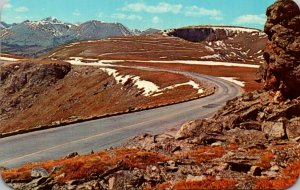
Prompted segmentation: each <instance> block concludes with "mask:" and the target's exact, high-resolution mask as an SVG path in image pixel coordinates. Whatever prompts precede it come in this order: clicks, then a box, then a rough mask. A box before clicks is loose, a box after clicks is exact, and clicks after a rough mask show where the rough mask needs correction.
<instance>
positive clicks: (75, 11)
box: [72, 9, 81, 16]
mask: <svg viewBox="0 0 300 190" xmlns="http://www.w3.org/2000/svg"><path fill="white" fill-rule="evenodd" d="M72 15H74V16H80V15H81V13H80V11H79V10H78V9H76V10H74V11H73V12H72Z"/></svg>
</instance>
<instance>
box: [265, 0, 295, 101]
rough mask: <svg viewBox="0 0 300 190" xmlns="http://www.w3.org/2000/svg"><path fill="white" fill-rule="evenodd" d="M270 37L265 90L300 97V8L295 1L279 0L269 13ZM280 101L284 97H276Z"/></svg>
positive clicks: (285, 95) (286, 96) (267, 26)
mask: <svg viewBox="0 0 300 190" xmlns="http://www.w3.org/2000/svg"><path fill="white" fill-rule="evenodd" d="M267 16H268V20H267V22H266V25H265V33H266V34H267V35H268V39H269V41H268V42H267V45H266V49H265V53H264V57H265V60H266V63H265V64H264V65H262V68H261V72H262V78H263V79H264V81H265V85H264V87H265V89H267V90H274V91H277V92H280V94H281V95H282V96H283V97H285V98H295V97H298V96H299V95H300V91H299V90H297V89H299V86H300V9H299V7H298V6H297V4H296V3H295V2H294V1H293V0H277V2H276V3H275V4H273V5H272V6H270V7H269V8H268V10H267ZM276 96H277V98H278V97H280V95H279V94H278V93H277V94H276Z"/></svg>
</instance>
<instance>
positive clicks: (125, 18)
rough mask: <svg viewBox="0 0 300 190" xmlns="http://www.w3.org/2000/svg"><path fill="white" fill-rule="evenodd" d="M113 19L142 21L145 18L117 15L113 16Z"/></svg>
mask: <svg viewBox="0 0 300 190" xmlns="http://www.w3.org/2000/svg"><path fill="white" fill-rule="evenodd" d="M111 18H115V19H122V20H142V19H143V17H141V16H139V15H134V14H132V15H126V14H123V13H115V14H113V15H111Z"/></svg>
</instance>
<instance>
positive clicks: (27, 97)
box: [0, 60, 71, 119]
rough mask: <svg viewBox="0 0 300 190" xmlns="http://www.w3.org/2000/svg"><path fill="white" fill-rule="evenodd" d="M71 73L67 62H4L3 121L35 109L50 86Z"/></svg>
mask: <svg viewBox="0 0 300 190" xmlns="http://www.w3.org/2000/svg"><path fill="white" fill-rule="evenodd" d="M70 70H71V65H70V64H68V63H64V62H57V61H44V62H43V64H41V63H38V61H31V60H24V61H19V62H13V63H10V62H7V63H2V64H1V67H0V97H1V99H0V105H1V107H0V114H1V117H2V118H1V119H4V118H5V117H6V116H8V115H9V114H10V113H11V112H12V111H13V110H23V109H26V108H28V107H31V106H32V100H33V99H34V98H37V96H38V95H39V94H40V93H41V92H43V91H44V90H45V89H46V88H48V87H49V86H51V85H53V84H55V83H56V82H57V81H58V80H60V79H63V78H64V77H65V76H66V75H67V74H68V73H69V71H70Z"/></svg>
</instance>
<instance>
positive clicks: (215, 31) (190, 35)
mask: <svg viewBox="0 0 300 190" xmlns="http://www.w3.org/2000/svg"><path fill="white" fill-rule="evenodd" d="M259 32H260V30H257V29H250V28H242V27H234V26H218V27H214V26H195V27H184V28H178V29H173V30H170V31H169V32H168V35H170V36H175V37H179V38H182V39H185V40H187V41H191V42H202V41H208V42H212V41H219V40H225V39H228V38H232V37H235V36H236V35H238V34H241V33H259Z"/></svg>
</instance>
